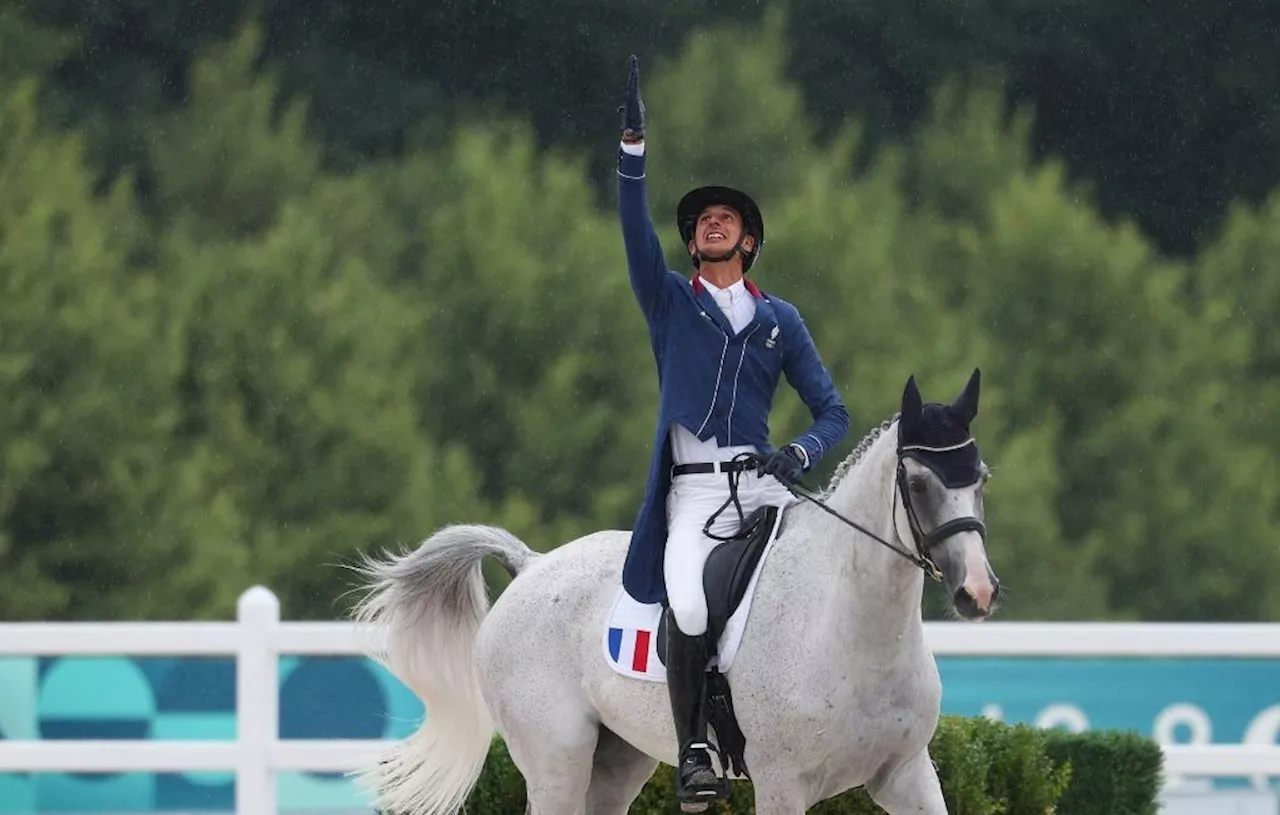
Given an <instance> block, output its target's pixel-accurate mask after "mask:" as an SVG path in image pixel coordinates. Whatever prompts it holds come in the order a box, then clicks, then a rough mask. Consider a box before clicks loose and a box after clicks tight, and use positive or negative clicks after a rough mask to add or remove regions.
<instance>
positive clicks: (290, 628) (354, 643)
mask: <svg viewBox="0 0 1280 815" xmlns="http://www.w3.org/2000/svg"><path fill="white" fill-rule="evenodd" d="M925 629H926V632H925V633H926V639H927V641H928V642H929V645H930V647H931V648H932V649H933V651H934V653H935V654H937V655H938V656H1074V657H1086V656H1113V657H1116V656H1119V657H1135V656H1136V657H1195V656H1201V657H1203V656H1216V657H1253V658H1268V657H1269V658H1280V624H1264V623H1259V624H1223V625H1219V624H1183V623H1168V624H1163V623H1157V624H1151V623H1115V624H1113V623H1087V624H1081V623H1016V622H1010V623H984V624H981V625H974V624H966V623H926V625H925ZM370 644H371V643H370V640H368V639H366V638H365V637H364V636H363V635H362V633H361V632H359V631H358V630H357V629H356V628H355V627H354V626H351V625H348V624H345V623H321V622H283V621H281V619H280V605H279V601H278V600H277V598H276V596H275V595H274V594H272V593H271V591H270V590H268V589H266V588H263V587H260V586H258V587H254V588H251V589H249V590H248V591H246V592H245V593H244V594H243V595H242V596H241V597H240V600H239V603H238V606H237V619H236V621H235V622H228V623H164V622H159V623H67V624H52V623H5V624H0V656H68V655H76V656H81V655H89V656H93V655H112V656H176V655H199V656H234V657H235V660H236V722H237V738H236V740H235V741H221V742H198V741H153V740H148V741H139V742H129V741H61V740H59V741H54V742H51V741H23V740H0V772H4V771H9V772H85V773H110V772H184V771H225V772H232V773H234V774H235V777H236V785H235V789H236V793H235V794H236V799H235V800H236V812H237V813H238V815H268V813H274V812H275V808H276V774H277V773H280V772H290V771H310V772H346V771H351V770H354V769H356V768H357V767H359V766H362V765H365V764H367V763H368V762H369V761H371V760H373V759H375V758H376V757H377V755H378V754H379V753H380V752H381V751H382V750H384V749H385V748H386V747H387V746H388V743H387V742H383V741H363V740H342V739H335V740H324V741H302V740H281V739H280V738H279V673H278V671H279V668H278V657H280V656H282V655H337V656H351V655H361V654H364V653H365V652H366V649H367V647H368V646H369V645H370ZM1163 749H1164V752H1165V768H1166V773H1167V774H1168V775H1169V776H1203V777H1227V776H1232V777H1239V776H1252V777H1255V778H1257V777H1264V776H1280V746H1275V745H1164V747H1163Z"/></svg>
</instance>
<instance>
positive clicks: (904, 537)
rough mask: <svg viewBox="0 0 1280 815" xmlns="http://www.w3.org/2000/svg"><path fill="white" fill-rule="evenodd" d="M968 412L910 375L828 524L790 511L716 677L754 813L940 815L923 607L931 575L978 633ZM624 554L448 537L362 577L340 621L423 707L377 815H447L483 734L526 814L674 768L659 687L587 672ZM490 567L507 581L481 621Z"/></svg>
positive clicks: (598, 810)
mask: <svg viewBox="0 0 1280 815" xmlns="http://www.w3.org/2000/svg"><path fill="white" fill-rule="evenodd" d="M977 406H978V371H976V370H975V371H974V374H973V377H972V378H971V379H970V380H969V384H968V385H967V386H966V388H965V389H964V392H963V393H962V394H961V395H960V396H959V397H958V398H957V400H956V401H955V402H953V403H952V404H950V405H941V404H927V405H926V404H923V403H922V400H921V398H920V394H919V391H918V390H917V389H916V385H915V381H914V378H912V379H911V380H909V381H908V382H907V387H906V390H905V391H904V394H903V399H902V408H901V411H900V412H899V414H898V416H897V417H896V420H895V419H890V420H888V421H886V422H885V423H883V424H882V425H880V426H879V427H876V428H873V429H872V431H871V432H870V433H869V434H868V435H867V436H866V437H865V438H864V439H863V440H862V441H861V442H860V443H859V444H858V445H857V447H856V448H855V449H854V451H853V452H852V453H851V454H850V455H849V457H848V458H847V459H846V460H845V461H844V462H843V463H842V464H841V465H840V467H839V468H838V470H837V472H836V474H835V476H834V477H833V479H832V481H831V484H830V486H829V487H828V489H827V490H826V491H825V492H824V493H823V495H822V496H821V499H822V500H823V502H824V504H825V507H826V509H824V507H823V506H819V505H818V504H817V503H816V502H812V503H799V504H795V505H792V506H790V507H789V508H788V509H787V510H786V516H785V521H784V525H783V528H782V531H781V532H780V533H779V535H778V537H777V539H776V541H775V544H774V545H773V547H772V549H771V550H770V552H769V553H768V555H767V557H766V558H765V559H764V560H763V562H762V564H761V566H760V572H759V575H758V578H757V581H758V582H757V584H756V587H755V591H754V599H753V600H752V601H751V607H750V617H749V623H748V624H747V625H746V627H745V630H744V631H743V633H742V637H741V640H740V644H739V647H738V650H737V652H736V656H735V657H734V660H733V663H732V667H731V669H730V670H728V671H727V674H726V676H727V678H728V680H729V683H730V684H731V686H732V691H733V696H734V700H733V705H734V707H735V709H736V715H737V720H738V722H739V723H740V724H741V730H742V732H743V733H744V734H745V737H746V739H747V746H746V751H745V757H746V759H747V764H748V766H749V767H750V768H751V771H750V777H751V781H752V784H753V787H754V793H755V811H756V812H757V813H759V815H783V813H786V815H791V814H792V813H800V812H804V811H805V810H806V809H807V808H809V807H810V806H812V805H814V804H816V803H817V802H819V801H822V800H824V799H827V798H830V797H833V796H836V795H838V794H840V793H841V792H843V791H845V790H849V789H852V788H855V787H859V786H864V787H865V788H866V790H867V791H868V792H869V793H870V795H871V797H872V799H874V800H875V801H876V802H877V803H878V804H879V805H880V806H881V807H883V808H884V809H885V810H886V811H887V812H889V813H890V815H905V813H928V814H929V815H946V811H947V810H946V805H945V803H944V801H943V797H942V792H941V789H940V786H939V783H938V778H937V775H936V773H935V769H934V766H933V763H932V761H931V760H930V758H929V753H928V745H929V741H930V739H931V738H932V736H933V733H934V729H935V727H936V725H937V720H938V716H939V704H940V699H941V693H942V687H941V682H940V679H939V676H938V672H937V666H936V664H935V662H934V659H933V655H932V654H931V653H930V651H929V649H928V648H927V647H926V645H925V641H924V635H923V628H922V625H921V608H920V606H921V600H922V592H923V587H924V576H925V570H926V569H928V570H934V569H935V567H936V571H933V576H934V577H935V578H936V579H939V580H941V581H942V582H943V584H944V585H945V588H946V591H947V595H948V597H949V598H950V599H951V600H952V602H953V605H954V608H955V610H956V611H957V613H958V614H959V615H960V616H961V617H964V618H966V619H981V618H983V617H985V616H986V615H987V614H988V613H989V612H990V610H991V608H992V606H993V604H994V601H995V599H996V596H997V594H998V582H997V580H996V578H995V575H994V574H993V573H992V571H991V568H990V566H989V565H988V562H987V557H986V552H985V545H984V544H985V528H984V527H983V525H982V521H981V518H982V515H983V509H982V486H983V483H984V482H985V481H986V478H987V468H986V465H985V463H983V462H982V460H981V458H980V457H979V456H978V454H977V449H976V445H975V443H974V442H973V440H972V438H971V437H968V434H969V422H970V421H971V420H972V419H973V417H974V416H975V415H976V413H977ZM895 431H896V432H895ZM957 434H959V435H957ZM957 439H958V441H957ZM966 439H967V441H966ZM966 473H969V474H970V477H969V478H966V477H965V475H966ZM962 482H969V483H962ZM957 484H959V485H958V486H957ZM828 510H830V511H828ZM832 511H834V512H835V513H838V515H839V516H842V517H836V516H835V515H833V514H832ZM849 521H853V522H855V523H856V524H858V526H860V527H861V529H862V531H858V530H857V529H855V528H853V527H852V526H851V525H850V524H849ZM868 533H870V534H868ZM873 536H874V537H873ZM875 538H878V539H879V540H878V541H877V540H876V539H875ZM627 542H628V534H627V533H626V532H622V531H602V532H596V533H594V534H591V535H587V536H585V537H583V538H580V539H578V540H575V541H572V542H569V543H566V544H564V545H563V546H560V547H558V548H556V549H554V550H552V551H551V552H549V553H546V554H539V553H535V552H534V551H532V550H530V549H529V548H528V547H526V546H525V545H524V544H523V543H522V542H521V541H519V540H518V539H516V538H515V537H514V536H513V535H511V534H510V533H508V532H506V531H505V530H502V529H498V528H494V527H488V526H474V525H459V526H450V527H445V528H443V529H441V530H440V531H438V532H436V533H435V534H434V535H432V536H431V537H430V538H429V539H427V540H426V541H425V542H424V543H422V545H421V546H420V547H418V548H417V549H416V550H414V551H410V552H406V553H403V554H400V555H398V556H393V557H388V558H387V559H384V560H372V559H368V560H366V562H365V565H364V567H363V568H364V570H365V573H366V574H367V576H368V578H369V582H368V584H367V586H366V588H367V590H368V593H367V594H366V595H365V597H364V598H363V599H362V601H361V602H360V603H359V604H358V605H357V607H356V610H355V619H356V621H357V622H358V623H362V624H366V625H374V626H377V627H378V628H379V629H380V631H381V634H382V636H384V637H385V640H384V641H385V648H382V649H378V650H376V652H375V653H374V654H372V656H374V657H375V658H378V659H381V660H382V661H383V662H384V663H385V664H386V665H387V666H388V669H389V670H390V671H391V672H393V673H394V675H395V676H397V677H398V678H399V679H400V680H401V681H403V682H404V683H405V684H406V685H407V686H408V687H409V688H410V689H412V690H413V691H414V692H415V693H416V694H417V695H418V697H419V698H420V699H421V700H422V702H423V703H424V705H425V707H426V710H427V716H426V719H425V722H424V724H423V725H422V727H421V728H420V729H419V730H418V731H417V732H416V733H414V734H413V735H411V736H410V737H409V738H408V739H406V740H405V741H404V742H402V743H400V744H398V745H397V746H396V747H394V748H393V749H392V751H391V752H390V753H388V754H387V755H386V756H385V757H384V758H383V759H382V760H381V761H380V762H379V763H378V765H377V766H375V767H370V768H368V769H367V770H366V771H365V772H364V774H363V780H364V781H365V782H366V783H368V784H370V785H371V786H373V787H374V788H375V789H376V792H377V794H378V801H377V803H378V806H379V807H380V808H381V809H382V810H383V811H385V812H388V813H395V814H396V815H444V814H445V813H454V812H456V811H458V810H459V809H460V808H461V806H462V805H463V803H464V802H465V801H466V799H467V797H468V795H469V794H470V791H471V790H472V789H473V787H474V785H475V783H476V781H477V779H478V777H479V775H480V772H481V770H482V768H483V765H484V761H485V758H486V755H487V751H488V748H489V746H490V742H491V739H492V736H493V731H494V727H495V725H496V728H497V732H498V733H499V734H500V735H501V736H502V738H503V739H504V741H505V743H506V746H507V748H508V750H509V752H510V754H511V757H512V759H513V760H514V762H515V764H516V766H517V767H518V769H519V770H520V772H521V773H522V774H523V776H524V779H525V782H526V786H527V792H528V810H527V812H528V813H530V814H531V815H566V814H567V813H586V814H587V815H621V813H626V812H627V810H628V807H629V806H630V805H631V803H632V802H633V801H634V800H635V798H636V796H637V795H638V794H639V793H640V790H641V789H642V788H643V786H644V785H645V783H646V781H648V779H649V778H650V777H651V775H652V774H653V772H654V771H655V769H656V768H657V766H658V763H659V762H665V763H668V764H674V763H675V759H676V747H677V744H676V735H675V729H674V725H673V721H672V713H671V708H670V704H669V700H668V697H667V690H666V687H665V685H664V684H663V683H661V682H647V681H643V680H640V679H634V678H629V677H626V676H622V675H620V674H619V673H618V672H616V671H614V670H613V669H612V668H611V667H610V666H609V665H607V664H606V661H605V658H604V655H603V653H602V648H601V632H602V626H604V625H605V620H606V618H607V615H608V614H609V612H610V609H611V606H612V603H613V601H614V599H615V598H616V596H617V592H618V587H619V581H620V575H621V571H622V562H623V557H624V554H625V552H626V548H627ZM894 550H896V551H894ZM486 555H492V556H494V557H496V558H497V559H498V560H499V561H500V562H501V563H503V564H504V565H505V567H506V568H507V569H508V570H509V571H510V572H511V573H512V575H513V578H514V579H513V580H512V582H511V584H510V585H509V586H508V588H507V589H506V590H505V591H504V592H503V593H502V595H501V597H500V598H499V599H498V601H497V602H496V603H495V604H494V605H493V608H492V609H491V610H490V609H488V606H489V601H488V598H487V595H486V591H485V586H484V581H483V577H482V576H481V571H480V561H481V559H482V558H483V557H484V556H486ZM921 566H923V567H925V568H924V569H922V568H919V567H921ZM486 612H487V613H486ZM713 724H714V722H713ZM703 806H704V807H705V805H703Z"/></svg>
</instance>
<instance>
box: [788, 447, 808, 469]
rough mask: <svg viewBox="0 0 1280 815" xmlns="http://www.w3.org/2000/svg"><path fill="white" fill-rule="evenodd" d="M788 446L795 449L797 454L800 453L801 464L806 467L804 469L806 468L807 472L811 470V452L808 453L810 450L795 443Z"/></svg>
mask: <svg viewBox="0 0 1280 815" xmlns="http://www.w3.org/2000/svg"><path fill="white" fill-rule="evenodd" d="M787 446H788V447H792V448H794V449H795V451H796V452H797V453H799V454H800V461H801V463H802V464H803V466H804V468H805V469H806V470H807V469H809V451H808V450H806V449H804V445H801V444H796V443H795V442H791V444H789V445H787Z"/></svg>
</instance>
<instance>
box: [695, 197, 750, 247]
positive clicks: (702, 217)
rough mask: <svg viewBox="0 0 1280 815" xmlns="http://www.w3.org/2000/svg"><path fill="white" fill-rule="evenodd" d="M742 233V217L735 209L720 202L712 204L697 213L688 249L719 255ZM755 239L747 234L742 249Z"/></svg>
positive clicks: (735, 243) (736, 240)
mask: <svg viewBox="0 0 1280 815" xmlns="http://www.w3.org/2000/svg"><path fill="white" fill-rule="evenodd" d="M741 234H742V217H741V216H739V215H738V212H737V210H735V209H733V208H732V207H726V206H724V205H722V204H713V205H711V206H709V207H707V208H706V209H704V210H703V211H702V212H701V213H700V214H699V215H698V221H697V223H696V225H695V227H694V231H693V240H692V241H691V242H690V247H689V251H691V252H692V251H694V250H695V249H696V250H697V251H701V252H705V253H706V254H708V255H719V254H723V253H725V252H728V251H729V250H730V249H732V248H733V247H734V246H736V245H737V243H738V237H739V236H740V235H741ZM754 241H755V239H754V238H753V237H752V236H750V235H748V236H747V239H746V240H745V241H744V242H743V248H744V249H750V248H751V246H752V244H753V243H754Z"/></svg>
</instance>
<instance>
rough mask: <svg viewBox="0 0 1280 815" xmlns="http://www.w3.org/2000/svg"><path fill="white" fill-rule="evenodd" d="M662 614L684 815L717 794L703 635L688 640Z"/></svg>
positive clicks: (669, 617) (678, 792)
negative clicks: (712, 763) (664, 620)
mask: <svg viewBox="0 0 1280 815" xmlns="http://www.w3.org/2000/svg"><path fill="white" fill-rule="evenodd" d="M666 614H667V654H666V668H667V691H668V693H669V694H670V696H671V712H672V714H673V715H674V716H675V725H676V739H677V741H678V744H679V748H680V752H679V760H678V764H677V767H676V797H677V798H678V799H679V800H680V801H681V804H682V806H681V808H682V809H683V810H684V811H685V812H702V811H704V810H705V809H706V808H707V804H708V803H709V802H710V801H712V800H714V799H715V798H717V797H719V795H720V792H721V784H720V778H719V776H717V775H716V772H715V770H714V769H712V767H711V755H710V753H709V752H708V745H707V720H706V714H705V704H706V677H707V673H706V671H707V659H708V653H707V636H706V635H705V634H700V635H698V636H696V637H690V636H688V635H686V634H684V633H682V632H681V631H680V629H679V627H678V626H677V625H676V621H675V617H674V615H672V614H671V611H670V610H667V612H666Z"/></svg>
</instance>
